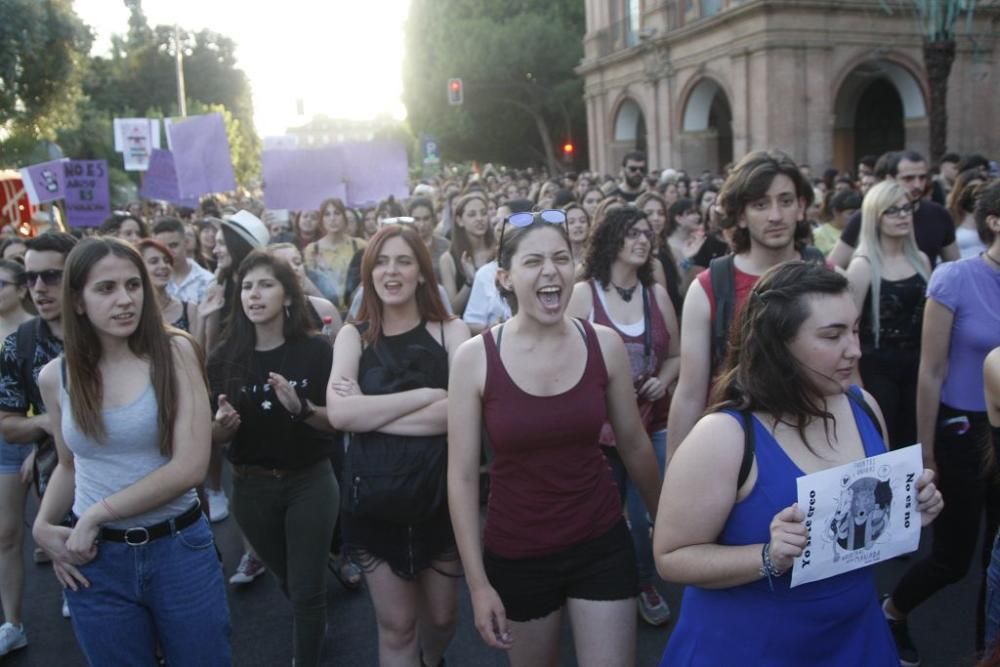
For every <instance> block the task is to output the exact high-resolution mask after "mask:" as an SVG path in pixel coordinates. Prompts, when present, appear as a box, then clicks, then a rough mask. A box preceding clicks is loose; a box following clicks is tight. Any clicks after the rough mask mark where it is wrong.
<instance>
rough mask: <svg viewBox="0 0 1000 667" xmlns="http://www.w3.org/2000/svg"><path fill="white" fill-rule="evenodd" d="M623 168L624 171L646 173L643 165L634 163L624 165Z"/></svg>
mask: <svg viewBox="0 0 1000 667" xmlns="http://www.w3.org/2000/svg"><path fill="white" fill-rule="evenodd" d="M625 169H626V171H631V172H633V173H637V174H645V173H646V167H645V166H643V165H634V164H632V165H629V166H627V167H625Z"/></svg>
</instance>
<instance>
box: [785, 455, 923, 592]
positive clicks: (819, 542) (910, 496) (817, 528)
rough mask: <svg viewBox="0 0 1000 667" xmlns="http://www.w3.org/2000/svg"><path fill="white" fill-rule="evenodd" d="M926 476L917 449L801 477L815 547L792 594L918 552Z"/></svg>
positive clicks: (802, 562) (798, 571)
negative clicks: (921, 483) (921, 485)
mask: <svg viewBox="0 0 1000 667" xmlns="http://www.w3.org/2000/svg"><path fill="white" fill-rule="evenodd" d="M922 472H923V459H922V456H921V449H920V445H919V444H917V445H912V446H910V447H904V448H902V449H897V450H896V451H893V452H888V453H886V454H880V455H878V456H873V457H871V458H867V459H862V460H860V461H855V462H854V463H848V464H847V465H843V466H838V467H836V468H830V469H829V470H821V471H820V472H817V473H813V474H811V475H803V476H802V477H799V478H798V479H797V480H796V483H797V486H798V498H799V507H801V508H802V511H803V512H805V514H806V528H808V530H809V541H808V543H807V544H806V548H805V551H804V552H803V553H802V555H801V556H800V557H798V558H796V559H795V562H794V565H793V566H792V583H791V586H792V588H794V587H796V586H800V585H802V584H806V583H809V582H811V581H819V580H820V579H827V578H829V577H833V576H836V575H838V574H843V573H844V572H850V571H851V570H856V569H858V568H862V567H866V566H868V565H873V564H875V563H880V562H882V561H884V560H888V559H890V558H895V557H896V556H899V555H900V554H905V553H909V552H911V551H916V549H917V547H918V546H919V545H920V513H919V512H917V480H918V479H919V478H920V474H921V473H922Z"/></svg>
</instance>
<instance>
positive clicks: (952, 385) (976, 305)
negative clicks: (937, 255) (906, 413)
mask: <svg viewBox="0 0 1000 667" xmlns="http://www.w3.org/2000/svg"><path fill="white" fill-rule="evenodd" d="M927 296H928V297H929V298H931V299H934V300H935V301H937V302H938V303H940V304H941V305H942V306H944V307H945V308H947V309H948V310H950V311H951V312H952V314H953V315H954V316H955V320H954V322H953V323H952V325H951V341H950V343H949V349H948V375H947V376H945V379H944V386H943V387H942V388H941V402H942V403H945V404H947V405H949V406H951V407H953V408H956V409H958V410H973V411H976V412H983V411H985V410H986V398H985V397H984V396H983V362H984V361H985V360H986V355H987V354H989V353H990V350H992V349H993V348H995V347H997V346H1000V271H996V270H995V269H993V268H992V267H990V266H988V265H987V264H986V262H985V261H983V258H982V257H969V258H968V259H963V260H959V261H957V262H945V263H944V264H941V265H940V266H938V267H937V268H936V269H935V270H934V273H932V274H931V281H930V284H928V285H927Z"/></svg>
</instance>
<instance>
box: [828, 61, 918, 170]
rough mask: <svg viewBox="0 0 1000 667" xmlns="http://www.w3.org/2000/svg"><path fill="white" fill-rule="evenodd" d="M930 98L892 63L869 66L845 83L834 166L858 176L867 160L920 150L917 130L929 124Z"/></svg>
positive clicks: (835, 137)
mask: <svg viewBox="0 0 1000 667" xmlns="http://www.w3.org/2000/svg"><path fill="white" fill-rule="evenodd" d="M926 119H927V107H926V105H925V103H924V93H923V90H922V89H921V88H920V84H919V83H918V82H917V80H916V78H914V76H913V75H912V74H911V73H910V72H909V70H907V69H905V68H903V67H902V66H901V65H899V64H898V63H895V62H892V61H889V60H870V61H867V62H864V63H862V64H860V65H858V66H857V67H855V68H854V69H852V70H851V72H850V73H849V74H848V75H847V77H845V79H844V82H843V83H842V84H841V85H840V89H839V90H838V91H837V97H836V103H835V105H834V135H833V164H834V166H835V167H837V168H838V169H844V170H848V171H850V172H852V173H853V172H854V171H855V170H856V168H857V161H858V160H859V159H860V158H861V157H862V156H864V155H881V154H882V153H885V152H886V151H891V150H899V149H902V148H917V149H920V147H921V146H920V137H919V136H910V135H912V134H919V133H912V132H908V130H912V129H913V127H914V126H918V125H920V124H921V121H923V123H924V124H926Z"/></svg>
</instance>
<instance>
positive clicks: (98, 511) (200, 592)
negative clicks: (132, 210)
mask: <svg viewBox="0 0 1000 667" xmlns="http://www.w3.org/2000/svg"><path fill="white" fill-rule="evenodd" d="M62 289H63V316H62V322H63V332H64V336H65V338H64V340H65V350H66V352H65V357H64V358H63V357H60V358H57V359H54V360H53V361H52V362H50V363H49V364H48V365H47V366H46V367H45V368H44V369H42V372H41V375H40V376H39V387H40V388H41V392H42V397H43V399H44V401H45V405H46V406H47V407H48V408H49V412H50V414H51V416H52V417H51V423H52V424H53V425H54V426H55V428H54V429H53V434H52V435H53V436H54V438H55V441H56V446H57V450H58V453H59V465H58V466H56V469H55V472H53V474H52V478H51V480H50V482H49V487H48V489H47V490H46V493H45V497H44V499H43V500H42V505H41V507H40V509H39V511H38V518H37V520H36V521H35V526H34V537H35V541H36V542H37V543H38V544H39V545H40V546H41V547H42V548H43V549H45V550H46V551H47V552H48V554H49V555H50V556H51V557H52V569H53V571H54V572H55V575H56V577H57V578H58V579H59V582H60V583H61V584H62V585H63V587H64V588H65V589H66V599H67V602H68V604H69V607H70V610H71V612H72V619H73V629H74V631H75V632H76V636H77V640H78V641H79V642H80V646H81V648H82V649H83V652H84V654H85V655H86V656H87V660H88V662H89V663H90V664H92V665H139V664H145V665H153V664H156V660H157V656H156V651H157V646H159V648H160V650H161V651H162V655H163V657H164V658H165V659H166V661H167V663H168V664H171V665H229V664H230V663H231V662H232V657H231V652H230V646H229V635H230V626H229V609H228V607H227V604H226V591H225V586H224V584H223V581H222V568H221V566H220V564H219V561H218V558H217V556H216V551H215V548H214V541H213V538H212V531H211V529H210V528H209V526H208V523H207V521H206V520H205V518H204V517H203V516H202V513H201V510H200V508H199V506H198V502H197V498H196V496H195V492H194V487H195V485H197V484H198V483H200V482H201V480H202V479H203V478H204V476H205V470H206V469H207V467H208V456H209V446H210V428H211V415H210V413H209V403H208V391H207V387H206V383H205V376H204V373H203V371H202V363H201V359H200V356H201V355H200V352H199V351H198V349H197V347H196V346H195V344H194V343H193V341H192V340H191V338H190V337H189V336H188V335H187V334H185V333H182V332H180V331H176V330H171V331H169V332H168V331H167V330H166V329H165V327H164V323H163V320H162V317H161V315H160V309H159V306H158V305H157V302H156V295H155V293H154V290H153V287H152V285H151V283H150V279H149V274H148V273H147V272H146V267H145V265H144V263H143V261H142V257H141V256H140V255H139V253H138V252H137V251H136V250H135V249H134V248H133V247H132V246H130V245H129V244H127V243H125V242H123V241H118V240H117V239H111V238H100V239H88V240H85V241H82V242H81V243H79V244H77V246H76V247H75V248H74V249H73V251H72V252H71V253H70V254H69V257H68V258H67V259H66V268H65V278H64V280H63V287H62ZM71 508H72V512H73V516H74V517H75V519H76V522H75V525H74V527H73V528H67V527H64V526H63V525H61V523H62V521H63V518H64V517H65V516H66V514H67V512H69V511H70V509H71Z"/></svg>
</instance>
